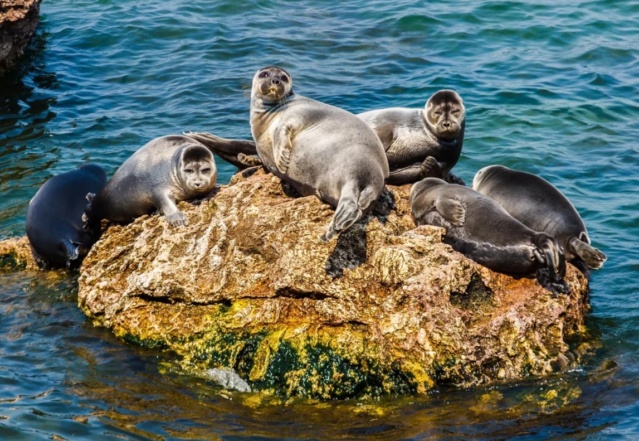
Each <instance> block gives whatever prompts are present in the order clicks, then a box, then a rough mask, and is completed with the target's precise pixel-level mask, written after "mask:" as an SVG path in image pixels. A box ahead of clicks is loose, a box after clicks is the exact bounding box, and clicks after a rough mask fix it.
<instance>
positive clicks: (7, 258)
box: [0, 236, 38, 271]
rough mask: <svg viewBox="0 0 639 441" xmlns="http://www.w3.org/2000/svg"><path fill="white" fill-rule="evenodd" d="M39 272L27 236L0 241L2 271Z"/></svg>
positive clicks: (0, 266) (0, 267)
mask: <svg viewBox="0 0 639 441" xmlns="http://www.w3.org/2000/svg"><path fill="white" fill-rule="evenodd" d="M25 269H26V270H37V269H38V265H37V263H36V261H35V259H34V258H33V254H31V247H30V246H29V240H28V239H27V236H23V237H19V238H15V239H7V240H3V241H0V270H4V271H15V270H25Z"/></svg>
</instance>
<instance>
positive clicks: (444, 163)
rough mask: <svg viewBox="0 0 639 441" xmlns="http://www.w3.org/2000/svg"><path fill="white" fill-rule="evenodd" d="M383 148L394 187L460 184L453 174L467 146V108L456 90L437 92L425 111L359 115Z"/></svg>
mask: <svg viewBox="0 0 639 441" xmlns="http://www.w3.org/2000/svg"><path fill="white" fill-rule="evenodd" d="M358 116H359V117H360V118H361V119H363V120H364V121H365V122H366V123H367V124H368V125H369V126H370V127H371V128H372V129H373V130H374V131H375V133H376V134H377V136H378V137H379V139H380V140H381V141H382V144H383V145H384V150H386V156H387V157H388V165H389V167H390V175H389V177H388V179H386V182H387V183H389V184H394V185H401V184H407V183H412V182H417V181H419V180H420V179H423V178H426V177H435V178H442V179H445V180H446V181H449V182H455V183H461V184H463V183H464V182H463V181H461V180H460V179H459V178H458V177H456V176H454V175H452V174H450V170H451V169H452V168H453V167H454V166H455V164H457V161H458V160H459V156H460V155H461V151H462V146H463V144H464V129H465V127H466V109H465V107H464V102H463V101H462V99H461V97H460V96H459V94H457V92H455V91H453V90H440V91H438V92H435V93H434V94H433V95H432V96H431V97H430V98H429V99H428V101H427V102H426V105H425V106H424V108H423V109H408V108H403V107H393V108H389V109H380V110H372V111H369V112H364V113H360V114H359V115H358Z"/></svg>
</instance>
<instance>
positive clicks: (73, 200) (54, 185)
mask: <svg viewBox="0 0 639 441" xmlns="http://www.w3.org/2000/svg"><path fill="white" fill-rule="evenodd" d="M106 180H107V178H106V173H105V172H104V170H103V169H102V167H100V166H98V165H95V164H84V165H81V166H79V167H78V169H77V170H73V171H70V172H67V173H62V174H59V175H56V176H54V177H52V178H51V179H49V180H48V181H47V182H45V183H44V184H43V185H42V187H40V189H39V190H38V191H37V193H36V194H35V196H34V197H33V198H32V199H31V201H30V202H29V208H28V210H27V221H26V230H27V237H28V239H29V243H30V244H31V251H32V253H33V257H34V258H35V260H36V262H37V263H38V265H39V266H40V267H42V268H50V267H65V268H69V269H74V268H77V267H78V266H80V263H81V262H82V259H83V258H84V256H85V255H86V254H87V253H88V251H89V249H90V248H91V246H92V245H93V244H94V243H95V241H96V240H97V239H98V238H99V236H100V229H99V228H90V229H87V230H84V229H83V221H82V214H83V213H84V208H85V207H86V204H87V201H86V195H87V193H96V192H98V191H100V190H101V189H102V188H103V187H104V185H105V184H106Z"/></svg>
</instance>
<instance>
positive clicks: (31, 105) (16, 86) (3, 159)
mask: <svg viewBox="0 0 639 441" xmlns="http://www.w3.org/2000/svg"><path fill="white" fill-rule="evenodd" d="M39 29H40V30H39V31H38V32H37V33H36V35H34V38H33V39H32V41H31V44H30V45H29V46H28V48H27V49H26V51H25V53H24V55H23V57H22V58H21V59H20V60H19V62H18V64H16V66H15V67H14V68H13V69H12V70H11V71H9V72H7V73H6V74H5V75H4V76H3V77H1V78H0V238H3V237H8V236H11V235H15V234H24V231H23V223H24V215H25V213H26V208H27V205H28V202H29V200H30V198H31V196H33V194H34V193H35V190H37V188H38V187H39V186H40V184H42V182H43V181H44V180H45V179H46V178H47V177H49V176H50V175H51V174H50V173H48V172H47V170H49V169H50V168H51V167H52V165H53V164H55V163H56V161H57V160H58V151H57V150H58V149H57V148H56V147H53V146H47V145H46V144H47V143H42V142H41V141H42V139H43V138H45V137H47V136H48V133H49V129H48V128H47V124H48V123H49V122H50V121H51V120H53V118H55V116H56V114H55V112H54V111H53V110H52V106H54V105H55V104H56V95H55V93H54V91H55V89H56V88H57V79H56V75H55V74H54V73H52V72H49V71H47V69H46V65H45V51H46V46H47V34H46V33H45V32H44V31H43V25H42V24H41V25H40V28H39ZM40 171H45V173H39V172H40ZM43 178H44V179H43Z"/></svg>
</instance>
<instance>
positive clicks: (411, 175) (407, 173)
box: [386, 164, 422, 185]
mask: <svg viewBox="0 0 639 441" xmlns="http://www.w3.org/2000/svg"><path fill="white" fill-rule="evenodd" d="M421 176H422V164H413V165H409V166H408V167H404V168H400V169H397V170H391V172H390V174H389V175H388V178H386V183H387V184H390V185H402V184H409V183H411V182H417V181H419V180H420V179H421Z"/></svg>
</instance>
